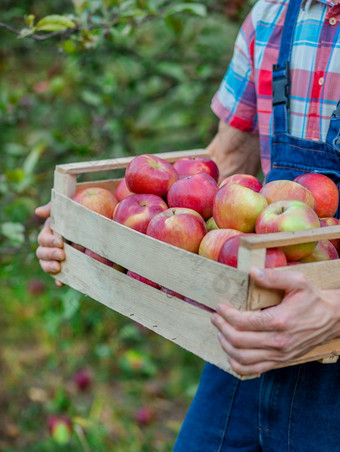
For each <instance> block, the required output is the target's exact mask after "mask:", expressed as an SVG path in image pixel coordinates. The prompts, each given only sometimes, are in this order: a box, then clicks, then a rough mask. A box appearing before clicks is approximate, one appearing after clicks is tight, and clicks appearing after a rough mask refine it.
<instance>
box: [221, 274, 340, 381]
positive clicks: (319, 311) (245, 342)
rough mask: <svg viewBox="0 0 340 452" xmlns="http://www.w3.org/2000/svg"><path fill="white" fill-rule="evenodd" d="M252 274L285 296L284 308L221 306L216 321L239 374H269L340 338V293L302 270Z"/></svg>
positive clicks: (229, 357) (232, 364) (222, 341)
mask: <svg viewBox="0 0 340 452" xmlns="http://www.w3.org/2000/svg"><path fill="white" fill-rule="evenodd" d="M250 275H251V276H252V278H253V279H254V280H255V282H256V283H257V284H258V285H260V286H263V287H266V288H273V289H282V290H284V291H285V296H284V299H283V300H282V302H281V304H279V305H277V306H273V307H270V308H267V309H263V310H261V311H239V310H237V309H234V308H232V307H231V306H228V305H225V304H221V305H219V306H218V307H217V314H214V315H213V317H212V323H213V324H214V325H215V326H216V327H217V328H218V330H219V334H218V337H219V341H220V343H221V345H222V347H223V349H224V351H225V352H226V353H227V355H228V361H229V362H230V365H231V367H232V368H233V370H234V371H235V372H237V373H239V374H241V375H249V374H260V373H263V372H266V371H267V370H270V369H274V368H276V367H279V366H280V365H282V364H284V363H287V362H288V361H290V360H291V359H293V358H297V357H298V356H301V355H303V354H305V353H306V352H308V351H309V350H310V349H312V348H313V347H315V346H316V345H319V344H322V343H324V342H326V341H328V340H330V339H333V338H335V337H339V336H340V290H322V291H321V290H319V289H317V288H315V287H314V286H313V285H312V284H311V283H310V282H308V281H307V279H306V278H305V276H304V275H303V274H302V273H300V272H294V271H287V272H283V271H279V270H275V269H265V270H260V269H252V271H251V272H250Z"/></svg>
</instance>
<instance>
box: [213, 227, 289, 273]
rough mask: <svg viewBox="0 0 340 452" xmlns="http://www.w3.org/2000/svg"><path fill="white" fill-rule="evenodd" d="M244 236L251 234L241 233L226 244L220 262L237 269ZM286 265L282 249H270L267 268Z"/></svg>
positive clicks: (267, 256)
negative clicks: (241, 238)
mask: <svg viewBox="0 0 340 452" xmlns="http://www.w3.org/2000/svg"><path fill="white" fill-rule="evenodd" d="M244 235H249V234H243V233H240V234H239V235H235V236H233V237H231V238H230V239H228V240H226V241H225V242H224V244H223V245H222V247H221V250H220V253H219V255H218V259H217V260H218V262H220V263H222V264H226V265H230V266H231V267H235V268H237V264H238V251H239V246H240V237H241V236H244ZM285 265H287V258H286V256H285V254H284V252H283V251H282V250H281V249H279V248H268V249H267V250H266V258H265V265H264V266H265V267H266V268H275V267H284V266H285Z"/></svg>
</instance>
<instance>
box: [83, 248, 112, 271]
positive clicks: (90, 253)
mask: <svg viewBox="0 0 340 452" xmlns="http://www.w3.org/2000/svg"><path fill="white" fill-rule="evenodd" d="M84 252H85V254H86V255H87V256H90V257H92V259H95V260H96V261H98V262H101V263H102V264H105V265H109V266H110V267H112V266H113V262H111V261H110V260H109V259H106V257H103V256H100V255H99V254H97V253H95V252H94V251H91V250H89V249H85V251H84Z"/></svg>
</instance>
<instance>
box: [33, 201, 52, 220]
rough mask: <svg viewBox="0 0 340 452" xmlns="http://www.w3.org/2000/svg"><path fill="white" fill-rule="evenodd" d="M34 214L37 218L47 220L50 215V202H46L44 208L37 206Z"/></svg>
mask: <svg viewBox="0 0 340 452" xmlns="http://www.w3.org/2000/svg"><path fill="white" fill-rule="evenodd" d="M35 214H36V215H38V217H42V218H48V217H49V216H50V214H51V202H48V203H47V204H45V205H44V206H39V207H37V208H36V209H35Z"/></svg>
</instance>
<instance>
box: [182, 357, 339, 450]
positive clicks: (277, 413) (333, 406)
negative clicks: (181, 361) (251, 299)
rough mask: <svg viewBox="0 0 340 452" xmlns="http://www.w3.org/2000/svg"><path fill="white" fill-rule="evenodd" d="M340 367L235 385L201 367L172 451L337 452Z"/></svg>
mask: <svg viewBox="0 0 340 452" xmlns="http://www.w3.org/2000/svg"><path fill="white" fill-rule="evenodd" d="M339 389H340V365H339V364H321V363H318V362H312V363H308V364H303V365H297V366H291V367H287V368H283V369H278V370H273V371H270V372H267V373H265V374H263V375H262V376H261V377H260V378H257V379H254V380H245V381H240V380H238V379H236V378H235V377H233V376H231V375H229V374H227V373H225V372H224V371H222V370H220V369H218V368H217V367H215V366H213V365H211V364H206V365H205V367H204V370H203V373H202V377H201V382H200V385H199V388H198V391H197V394H196V396H195V398H194V400H193V402H192V404H191V407H190V409H189V411H188V414H187V416H186V419H185V421H184V423H183V426H182V429H181V431H180V433H179V436H178V438H177V441H176V444H175V447H174V449H173V452H233V451H238V452H241V451H242V452H259V451H263V452H340V391H339Z"/></svg>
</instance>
